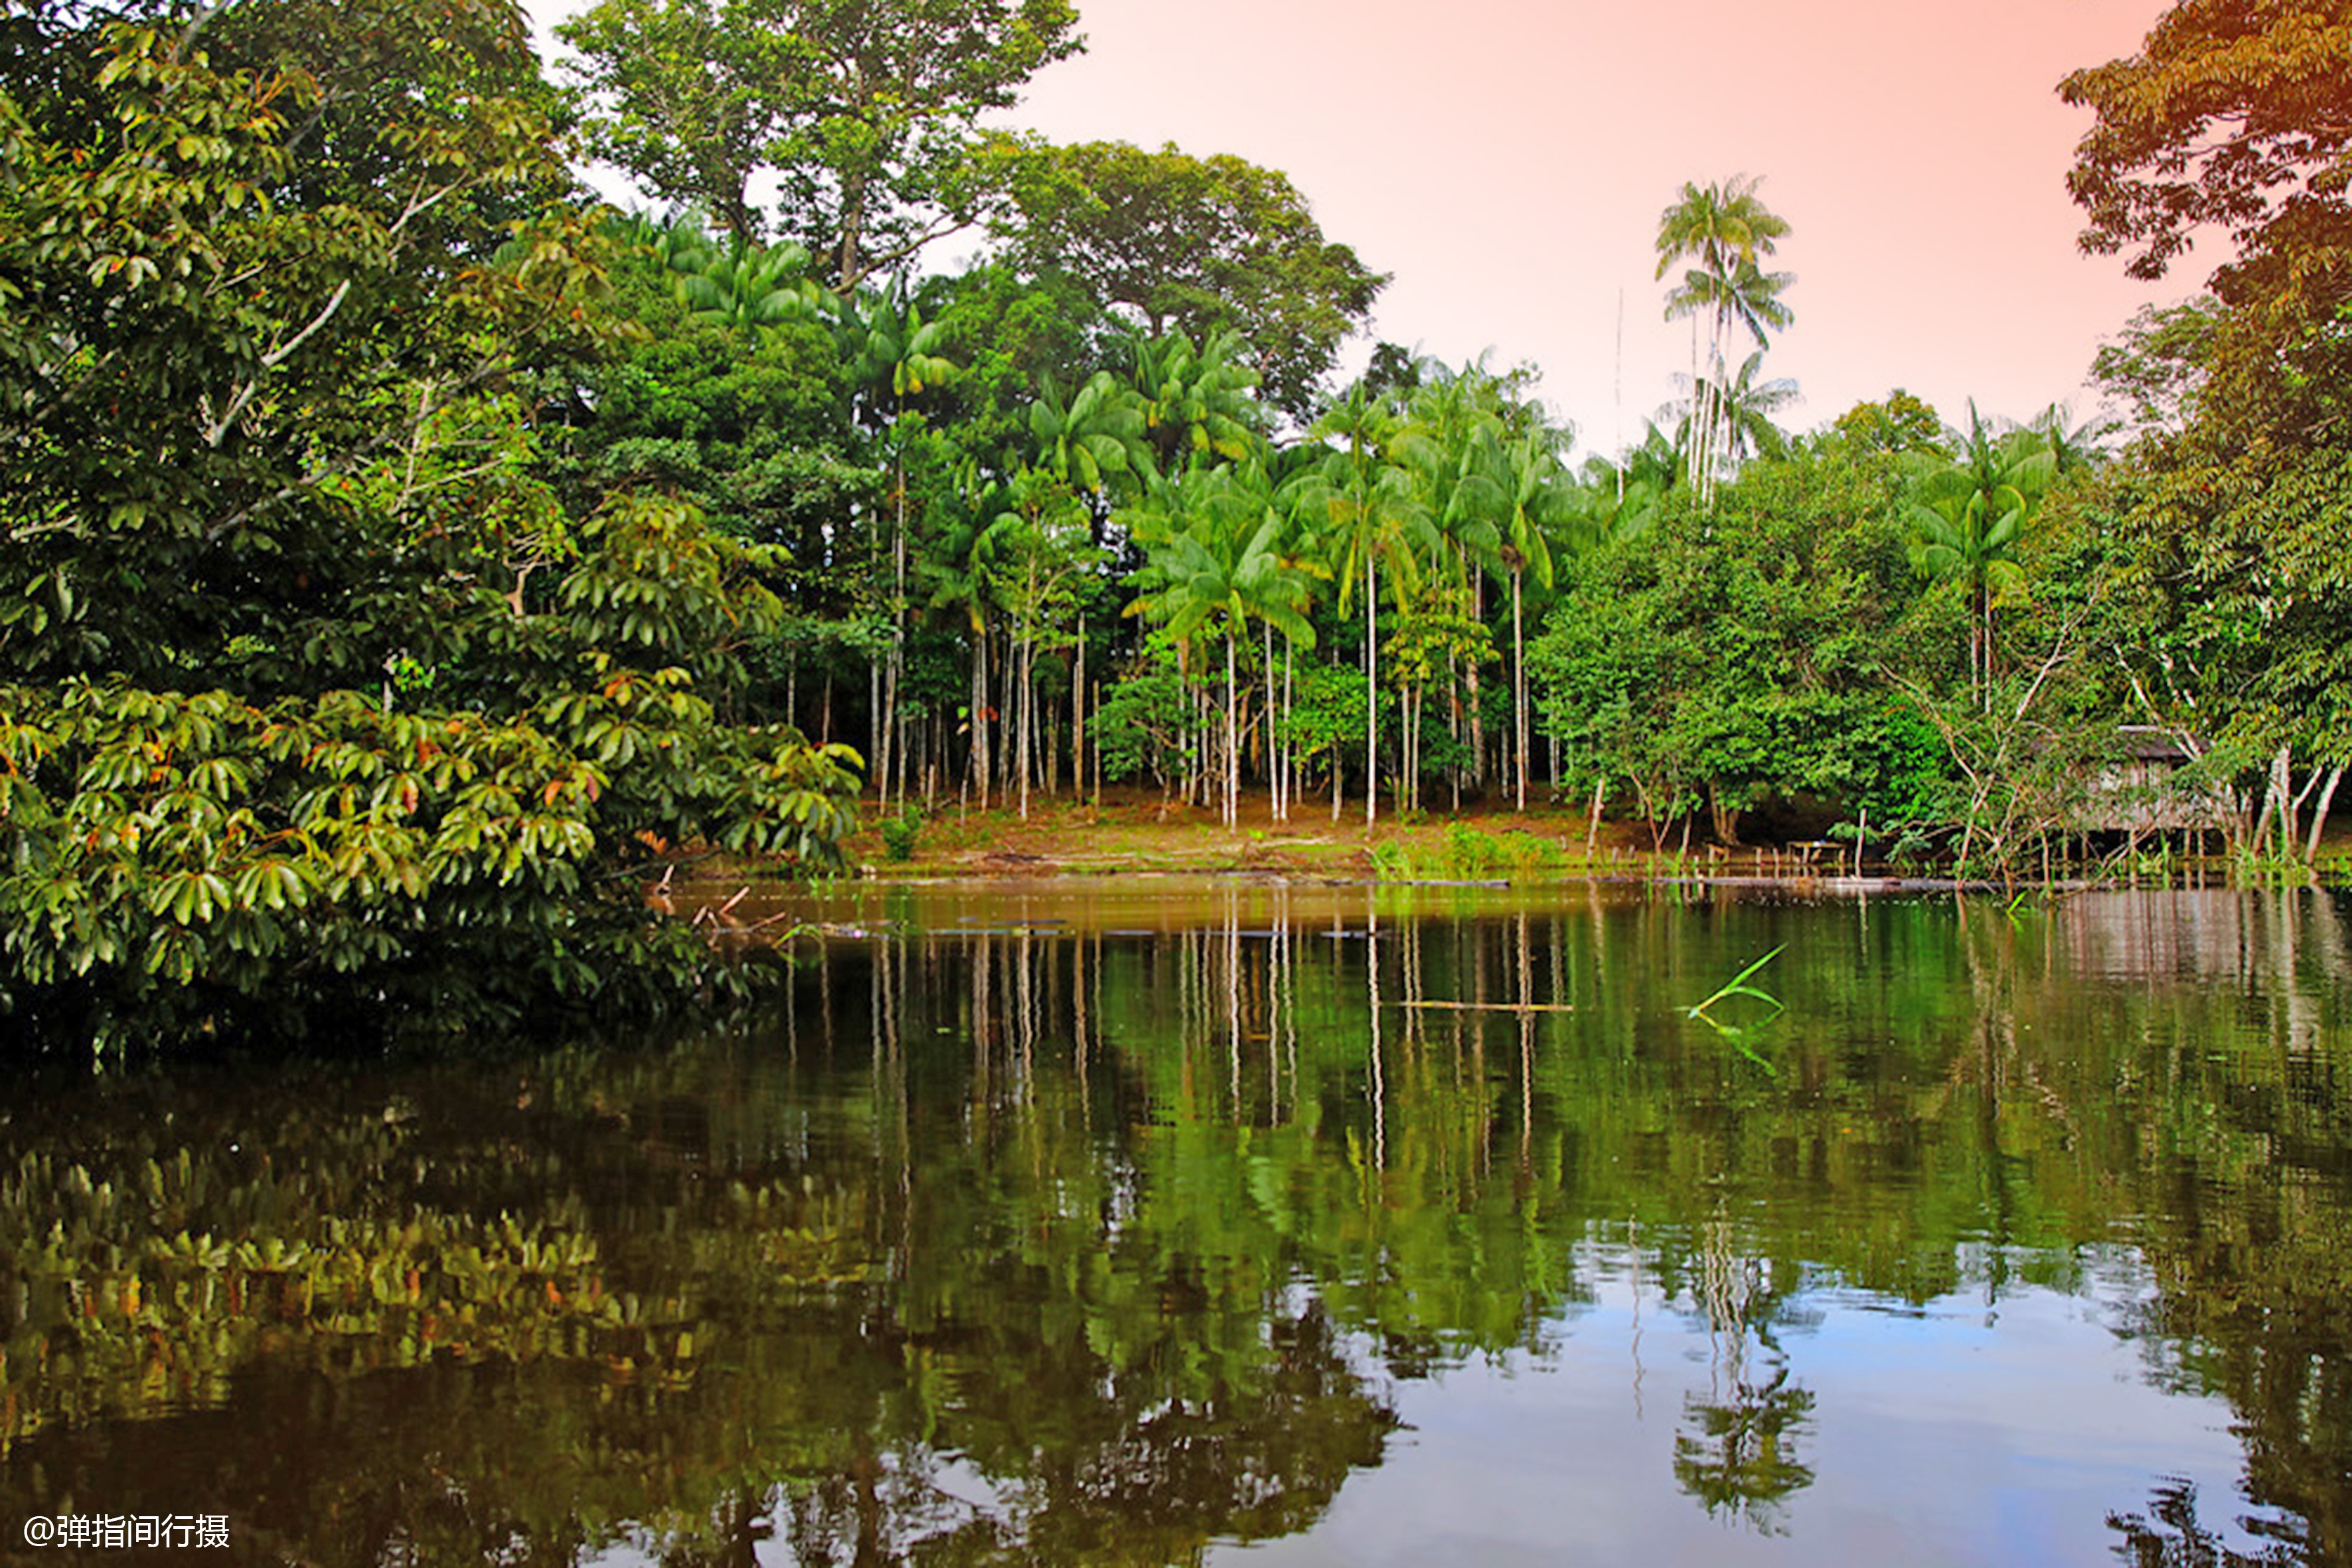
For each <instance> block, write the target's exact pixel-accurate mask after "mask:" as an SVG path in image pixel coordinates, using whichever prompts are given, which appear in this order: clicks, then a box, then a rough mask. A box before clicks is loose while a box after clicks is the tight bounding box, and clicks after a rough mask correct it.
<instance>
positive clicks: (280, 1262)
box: [0, 885, 2352, 1564]
mask: <svg viewBox="0 0 2352 1568" xmlns="http://www.w3.org/2000/svg"><path fill="white" fill-rule="evenodd" d="M890 896H891V897H892V898H894V899H896V900H898V902H897V904H896V906H895V907H894V908H891V909H889V910H882V911H874V910H867V911H864V912H862V913H860V914H858V915H857V916H856V917H855V919H854V920H852V919H842V920H837V921H836V923H838V924H843V925H850V924H858V925H859V926H860V929H869V930H875V931H882V932H884V933H885V934H883V935H880V936H878V937H872V938H862V939H856V940H844V941H842V942H836V943H835V944H834V945H833V946H832V947H831V948H830V949H829V950H828V951H827V952H826V953H825V955H824V959H823V961H822V962H819V963H814V964H813V965H812V966H811V967H810V969H809V970H808V972H807V973H805V974H804V976H803V983H802V984H801V985H800V986H799V988H798V989H797V991H796V992H795V994H793V997H792V998H791V1000H790V1001H789V1003H788V1004H786V1005H779V1006H778V1007H777V1008H776V1009H774V1011H773V1013H772V1015H771V1016H765V1017H762V1018H760V1019H758V1020H755V1021H751V1022H750V1023H745V1024H741V1025H739V1026H734V1027H732V1028H730V1029H726V1030H714V1031H712V1032H709V1033H707V1034H705V1035H702V1036H699V1037H693V1038H688V1039H683V1040H678V1041H674V1042H669V1043H666V1044H642V1045H637V1046H635V1047H628V1048H619V1047H607V1048H590V1047H581V1048H578V1049H574V1050H570V1051H565V1052H562V1053H557V1054H554V1055H550V1056H542V1057H536V1058H529V1059H524V1060H513V1061H502V1062H498V1063H495V1064H492V1065H483V1064H479V1063H476V1064H470V1065H449V1064H443V1065H438V1066H431V1067H415V1068H393V1067H383V1066H377V1067H373V1068H354V1067H348V1066H345V1067H327V1066H318V1065H313V1066H308V1067H282V1066H281V1067H276V1068H268V1069H267V1070H262V1069H257V1068H250V1067H248V1068H237V1069H229V1068H209V1069H204V1070H190V1071H183V1072H177V1073H168V1074H165V1073H159V1074H154V1075H150V1076H145V1077H139V1078H131V1079H117V1080H110V1081H103V1082H99V1083H82V1084H71V1085H48V1086H43V1087H41V1088H39V1089H37V1090H28V1091H27V1092H26V1093H23V1094H20V1095H19V1096H18V1097H16V1100H15V1101H14V1103H13V1104H12V1106H11V1107H10V1108H9V1109H8V1110H6V1111H5V1125H0V1142H5V1159H0V1355H5V1361H0V1500H5V1505H6V1507H7V1510H9V1511H11V1512H13V1513H14V1514H15V1515H16V1517H19V1518H21V1517H23V1516H24V1515H26V1514H29V1513H34V1512H42V1513H58V1512H64V1511H67V1510H68V1509H76V1508H78V1509H81V1510H89V1511H110V1512H120V1513H130V1512H140V1511H146V1512H174V1511H184V1510H190V1509H192V1508H201V1509H202V1510H205V1511H208V1512H219V1511H226V1512H227V1513H228V1514H229V1515H230V1516H231V1519H232V1521H233V1525H234V1528H235V1530H236V1539H237V1542H238V1546H237V1555H238V1556H239V1557H240V1558H242V1559H244V1560H249V1561H256V1562H277V1561H304V1562H318V1563H400V1562H417V1563H463V1562H477V1561H483V1562H487V1561H493V1560H496V1561H528V1562H566V1563H570V1562H586V1561H604V1562H610V1563H631V1562H637V1563H643V1562H657V1563H679V1564H684V1563H754V1562H757V1563H808V1564H815V1563H842V1564H846V1563H884V1562H919V1563H964V1562H971V1563H980V1562H1005V1561H1020V1562H1034V1563H1101V1562H1110V1563H1169V1562H1197V1561H1200V1560H1202V1558H1203V1557H1204V1555H1215V1554H1222V1553H1223V1552H1231V1551H1236V1550H1240V1549H1242V1548H1244V1547H1249V1546H1252V1545H1253V1544H1255V1547H1256V1549H1257V1550H1259V1551H1260V1552H1264V1553H1265V1554H1266V1555H1269V1556H1273V1557H1275V1558H1276V1559H1277V1560H1279V1559H1280V1558H1281V1557H1282V1556H1283V1555H1284V1553H1285V1552H1288V1551H1293V1550H1297V1551H1299V1552H1307V1553H1308V1559H1309V1560H1311V1558H1312V1553H1313V1552H1314V1551H1318V1550H1319V1551H1324V1552H1328V1553H1336V1554H1338V1555H1339V1556H1341V1557H1345V1558H1353V1559H1356V1560H1360V1561H1398V1562H1403V1561H1412V1560H1413V1558H1412V1556H1409V1555H1406V1554H1405V1553H1407V1552H1428V1551H1442V1550H1447V1549H1453V1550H1455V1551H1456V1552H1457V1554H1458V1552H1459V1551H1460V1550H1462V1549H1464V1543H1465V1542H1466V1541H1471V1540H1473V1539H1475V1542H1477V1545H1478V1550H1477V1552H1476V1554H1475V1555H1477V1557H1478V1559H1479V1560H1495V1561H1501V1560H1506V1559H1507V1558H1508V1557H1510V1556H1511V1555H1512V1554H1514V1553H1517V1555H1519V1556H1521V1557H1524V1558H1526V1559H1527V1560H1538V1558H1539V1557H1540V1556H1541V1552H1540V1551H1539V1548H1540V1547H1541V1546H1542V1544H1543V1543H1545V1542H1549V1543H1551V1544H1552V1545H1555V1546H1556V1545H1558V1544H1559V1542H1577V1543H1580V1544H1583V1545H1587V1546H1591V1548H1593V1549H1594V1550H1595V1551H1597V1552H1602V1554H1603V1555H1604V1556H1605V1555H1606V1552H1605V1550H1604V1549H1605V1547H1606V1546H1607V1544H1608V1543H1609V1542H1612V1541H1618V1542H1622V1543H1623V1545H1624V1548H1625V1550H1628V1551H1633V1552H1641V1551H1643V1550H1644V1543H1646V1546H1647V1550H1648V1552H1649V1554H1651V1555H1656V1554H1657V1553H1658V1552H1661V1551H1663V1552H1664V1555H1665V1556H1668V1557H1671V1556H1673V1555H1675V1552H1674V1551H1673V1550H1672V1549H1671V1543H1672V1542H1675V1541H1676V1540H1680V1539H1684V1538H1685V1537H1686V1536H1687V1532H1688V1531H1691V1530H1692V1529H1695V1528H1696V1529H1698V1530H1701V1531H1705V1532H1706V1533H1705V1534H1703V1535H1701V1536H1699V1537H1696V1538H1695V1539H1696V1541H1697V1542H1700V1543H1701V1544H1700V1545H1699V1546H1697V1547H1696V1548H1695V1550H1698V1551H1700V1552H1702V1553H1703V1554H1704V1555H1706V1556H1707V1557H1709V1558H1710V1559H1711V1560H1717V1561H1738V1560H1744V1558H1743V1556H1742V1554H1743V1553H1746V1554H1751V1555H1752V1554H1755V1553H1767V1552H1769V1551H1771V1550H1772V1549H1773V1547H1772V1543H1773V1542H1775V1541H1776V1540H1780V1539H1782V1538H1785V1540H1786V1542H1793V1543H1796V1544H1798V1545H1799V1546H1800V1547H1801V1549H1803V1550H1806V1551H1808V1552H1811V1553H1814V1554H1816V1555H1822V1556H1825V1557H1827V1558H1829V1559H1831V1560H1845V1559H1846V1558H1849V1557H1853V1558H1855V1559H1856V1560H1861V1559H1862V1558H1864V1557H1871V1558H1875V1557H1877V1556H1884V1555H1885V1553H1886V1552H1887V1551H1888V1550H1890V1548H1888V1547H1887V1545H1886V1542H1888V1541H1890V1540H1895V1539H1898V1538H1900V1539H1903V1540H1905V1541H1906V1542H1907V1544H1906V1546H1905V1550H1906V1551H1907V1552H1909V1553H1910V1555H1911V1556H1912V1557H1913V1558H1915V1559H1916V1560H1921V1561H1932V1562H1954V1563H1963V1562H1996V1561H2013V1560H2028V1559H2032V1560H2042V1561H2054V1560H2059V1559H2061V1558H2069V1557H2072V1558H2079V1557H2081V1556H2082V1555H2083V1553H2084V1551H2085V1550H2087V1551H2088V1552H2091V1553H2093V1554H2097V1553H2101V1552H2109V1551H2113V1552H2121V1553H2124V1554H2126V1557H2127V1560H2129V1561H2134V1562H2148V1563H2170V1562H2209V1561H2210V1562H2219V1561H2224V1560H2226V1559H2224V1558H2223V1557H2221V1556H2219V1555H2216V1554H2217V1553H2222V1552H2236V1553H2239V1554H2240V1555H2241V1556H2244V1557H2247V1558H2249V1559H2250V1560H2259V1561H2285V1562H2297V1563H2334V1562H2342V1561H2347V1559H2352V1504H2348V1503H2347V1491H2352V1488H2347V1486H2346V1485H2345V1478H2346V1477H2347V1473H2352V1469H2347V1467H2352V1382H2347V1373H2346V1367H2347V1348H2352V1307H2347V1303H2352V1254H2347V1245H2352V1244H2347V1236H2352V1231H2347V1226H2346V1221H2347V1197H2352V1160H2348V1159H2347V1151H2352V1109H2348V1108H2352V1100H2347V1094H2346V1092H2345V1091H2346V1087H2347V1086H2346V1084H2345V1082H2344V1081H2343V1073H2344V1070H2345V1067H2346V1064H2347V1057H2352V1034H2348V1033H2347V1012H2346V1008H2347V995H2352V980H2347V950H2346V945H2345V935H2344V931H2345V926H2344V923H2343V922H2344V919H2345V911H2344V910H2343V909H2342V908H2341V907H2340V906H2339V905H2337V904H2336V903H2334V902H2331V901H2329V900H2326V899H2321V898H2315V897H2311V896H2307V895H2294V896H2287V897H2284V898H2283V897H2281V896H2279V895H2274V894H2263V895H2247V896H2239V895H2229V894H2211V893H2207V894H2195V895H2171V896H2166V897H2158V896H2155V895H2146V894H2135V895H2123V896H2118V897H2117V898H2116V899H2114V900H2101V899H2082V900H2073V901H2071V902H2069V903H2067V904H2063V905H2061V906H2059V907H2058V908H2056V909H2054V910H2051V911H2048V912H2046V913H2043V914H2039V915H2031V914H2028V915H2021V914H2020V913H2018V912H2015V911H2010V912H2004V911H2003V910H2000V909H1997V908H1980V907H1973V906H1962V907H1957V908H1956V907H1955V906H1954V905H1953V904H1952V903H1950V902H1949V901H1937V902H1913V903H1899V904H1880V905H1874V906H1867V907H1858V906H1853V905H1843V904H1841V905H1828V906H1811V905H1792V904H1785V903H1770V902H1748V901H1738V900H1716V899H1712V898H1705V897H1693V896H1680V897H1676V898H1672V899H1655V898H1645V897H1642V896H1640V895H1638V894H1636V893H1633V892H1630V891H1624V890H1620V891H1615V892H1612V891H1609V890H1606V889H1598V888H1595V889H1582V890H1580V891H1579V892H1577V893H1576V894H1575V895H1574V896H1573V897H1572V898H1571V900H1570V901H1569V903H1568V904H1567V906H1566V907H1562V906H1561V904H1560V902H1559V900H1557V899H1555V900H1553V901H1552V902H1551V903H1550V904H1549V906H1538V905H1537V904H1536V903H1534V902H1532V901H1530V900H1527V899H1525V898H1524V897H1522V896H1519V895H1508V896H1493V895H1489V894H1487V893H1486V892H1483V891H1475V890H1471V891H1465V892H1463V893H1462V894H1460V895H1459V897H1458V899H1457V897H1456V895H1454V894H1453V893H1452V892H1447V893H1445V894H1444V895H1442V896H1441V897H1440V898H1438V899H1435V900H1431V901H1434V902H1438V903H1440V904H1441V905H1442V906H1444V907H1441V908H1440V909H1439V910H1436V911H1434V913H1435V914H1436V915H1437V916H1442V917H1444V918H1433V911H1431V910H1428V909H1426V908H1419V909H1415V908H1404V907H1400V905H1399V904H1398V903H1396V902H1394V901H1388V900H1383V901H1380V902H1368V901H1366V900H1364V898H1363V896H1362V895H1360V894H1359V893H1356V892H1353V891H1332V890H1319V891H1314V890H1308V891H1297V890H1293V889H1282V888H1244V887H1238V886H1232V885H1228V886H1226V887H1223V888H1221V889H1215V890H1213V892H1211V893H1209V894H1208V895H1207V898H1208V900H1209V907H1208V908H1207V909H1206V910H1196V911H1193V913H1194V914H1195V916H1196V917H1199V918H1195V919H1194V920H1192V921H1191V922H1190V923H1187V922H1185V921H1169V922H1167V923H1168V926H1169V929H1166V930H1159V931H1151V932H1150V933H1149V934H1117V933H1118V932H1119V931H1127V930H1132V929H1133V928H1132V927H1131V926H1129V925H1125V924H1123V923H1122V922H1123V921H1132V920H1133V919H1134V918H1135V917H1134V912H1133V910H1132V907H1131V906H1129V905H1125V904H1121V905H1118V906H1115V907H1114V908H1113V909H1111V910H1109V911H1108V918H1099V917H1101V916H1102V915H1103V913H1104V911H1099V910H1097V911H1093V913H1092V915H1091V916H1090V914H1089V911H1087V910H1084V909H1082V908H1081V909H1076V910H1071V912H1069V913H1067V914H1063V915H1056V914H1054V913H1052V912H1051V909H1052V907H1053V906H1050V905H1047V904H1044V903H1041V902H1039V901H1038V900H1037V895H1035V894H1034V892H1027V893H1024V894H1023V895H1021V897H1022V898H1023V899H1024V900H1025V901H1026V902H1025V907H1024V908H1022V909H1019V910H1008V909H1006V908H1004V907H1003V906H991V905H988V904H985V903H982V904H979V905H976V906H975V905H973V904H969V903H965V904H956V903H949V902H945V901H940V902H926V901H924V900H922V899H920V898H909V897H908V896H907V895H904V894H893V895H890ZM1057 922H1063V923H1057ZM1775 946H1779V947H1780V948H1781V949H1782V952H1781V954H1780V957H1779V958H1777V959H1776V960H1774V962H1773V963H1772V965H1771V967H1770V968H1769V971H1767V972H1766V973H1765V976H1764V978H1765V980H1766V982H1767V983H1768V984H1769V986H1770V988H1771V991H1772V994H1774V995H1775V996H1776V997H1777V998H1779V999H1780V1001H1781V1002H1783V1003H1784V1004H1785V1011H1783V1012H1781V1013H1780V1014H1777V1015H1773V1016H1770V1017H1769V1019H1767V1020H1764V1021H1762V1022H1759V1023H1756V1024H1754V1025H1753V1026H1752V1027H1751V1028H1748V1030H1747V1032H1745V1033H1743V1034H1742V1036H1741V1037H1740V1039H1739V1041H1738V1042H1737V1047H1735V1045H1734V1044H1732V1043H1727V1040H1726V1039H1725V1037H1723V1036H1721V1035H1720V1034H1719V1033H1717V1032H1716V1031H1715V1030H1713V1029H1711V1028H1710V1027H1708V1026H1707V1025H1706V1023H1705V1022H1703V1021H1698V1020H1694V1019H1692V1018H1690V1017H1689V1016H1686V1014H1685V1011H1684V1009H1685V1007H1687V1006H1688V1005H1690V1004H1691V1003H1693V1002H1695V1001H1696V1000H1698V999H1700V998H1702V997H1704V996H1706V994H1708V993H1710V992H1711V991H1713V990H1715V989H1716V988H1717V987H1718V986H1719V985H1720V984H1722V983H1723V982H1724V981H1725V980H1726V979H1727V978H1728V977H1729V976H1731V975H1733V974H1735V973H1738V971H1739V970H1740V969H1741V968H1742V967H1743V966H1744V965H1745V964H1747V963H1748V962H1749V961H1751V960H1753V959H1754V958H1755V957H1756V956H1757V955H1758V954H1759V953H1762V952H1767V951H1769V949H1771V948H1773V947H1775ZM2118 1371H2127V1372H2129V1373H2132V1375H2131V1376H2130V1377H2128V1378H2126V1379H2125V1380H2124V1381H2123V1382H2121V1383H2118V1382H2117V1379H2116V1373H2117V1372H2118ZM2224 1425H2226V1426H2227V1427H2228V1428H2229V1430H2228V1432H2227V1433H2226V1434H2221V1433H2217V1432H2216V1430H2215V1429H2216V1428H2217V1427H2220V1426H2224ZM1571 1475H1581V1476H1582V1477H1584V1478H1585V1479H1584V1481H1583V1482H1582V1483H1581V1484H1582V1485H1584V1486H1586V1487H1589V1488H1594V1489H1598V1490H1597V1491H1596V1492H1594V1493H1593V1495H1578V1494H1577V1487H1576V1485H1574V1484H1566V1483H1564V1481H1563V1478H1566V1477H1569V1476H1571ZM2028 1476H2030V1477H2031V1478H2032V1487H2033V1489H2036V1491H2037V1493H2038V1495H2041V1496H2042V1497H2043V1498H2045V1499H2046V1501H2045V1502H2044V1503H2043V1504H2042V1505H2040V1507H2039V1510H2038V1511H2034V1512H2032V1514H2031V1516H2030V1517H2022V1516H2021V1520H2022V1521H2020V1519H2013V1518H2011V1515H2010V1514H2008V1513H2004V1512H2003V1500H2004V1499H2005V1498H2008V1497H2010V1496H2011V1495H2012V1493H2013V1491H2014V1490H2015V1489H2017V1488H2018V1487H2019V1486H2021V1484H2023V1480H2022V1478H2025V1477H2028ZM1603 1477H1605V1478H1607V1482H1606V1485H1605V1486H1603V1485H1602V1483H1601V1478H1603ZM2200 1486H2201V1493H2200V1490H2199V1488H2200ZM1481 1488H1491V1489H1492V1496H1491V1497H1486V1495H1485V1494H1484V1493H1482V1491H1481ZM1482 1499H1483V1500H1482ZM2200 1502H2201V1507H2202V1510H2203V1518H2202V1521H2201V1522H2200V1516H2199V1508H2200ZM1988 1518H1999V1519H2002V1520H2006V1521H2008V1522H2007V1523H2005V1524H2004V1525H2003V1526H2002V1528H2003V1529H2004V1530H2007V1531H2010V1533H2008V1534H1998V1533H1997V1534H1995V1535H1987V1534H1985V1533H1983V1531H1985V1530H1986V1528H1987V1526H1986V1524H1985V1523H1984V1521H1986V1520H1987V1519H1988ZM1432 1531H1436V1532H1437V1533H1435V1534H1432V1533H1431V1532H1432ZM1448 1531H1452V1532H1454V1533H1452V1534H1448V1533H1446V1532H1448ZM1465 1531H1466V1532H1469V1533H1467V1534H1464V1533H1462V1532H1465ZM1889 1531H1895V1532H1896V1534H1895V1535H1889V1534H1888V1532H1889ZM1480 1532H1483V1533H1480ZM1316 1542H1323V1543H1324V1544H1323V1545H1322V1546H1321V1547H1317V1546H1316V1545H1315V1544H1314V1543H1316ZM2200 1553H2203V1555H2199V1554H2200ZM2264 1553H2268V1554H2270V1555H2268V1556H2267V1557H2266V1556H2263V1554H2264Z"/></svg>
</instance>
